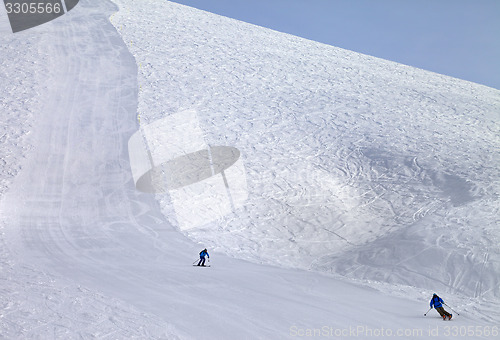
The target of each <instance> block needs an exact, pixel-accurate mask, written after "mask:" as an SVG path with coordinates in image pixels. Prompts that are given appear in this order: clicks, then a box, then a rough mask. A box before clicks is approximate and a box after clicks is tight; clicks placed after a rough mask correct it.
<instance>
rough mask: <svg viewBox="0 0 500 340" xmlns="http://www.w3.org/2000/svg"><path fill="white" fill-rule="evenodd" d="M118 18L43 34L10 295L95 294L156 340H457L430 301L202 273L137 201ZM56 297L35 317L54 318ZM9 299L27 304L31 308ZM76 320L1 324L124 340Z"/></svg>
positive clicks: (88, 12) (147, 204)
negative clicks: (16, 289) (41, 82)
mask: <svg viewBox="0 0 500 340" xmlns="http://www.w3.org/2000/svg"><path fill="white" fill-rule="evenodd" d="M115 10H116V8H115V7H114V6H112V5H111V4H110V3H109V2H107V1H105V2H101V3H99V5H95V4H93V3H91V2H90V1H81V3H80V5H79V6H78V7H77V8H75V9H74V10H73V11H72V12H71V13H70V14H68V15H66V16H65V17H64V18H61V20H55V21H53V22H51V23H49V24H47V25H46V26H42V27H41V28H40V31H39V32H43V34H41V35H40V37H41V41H40V42H39V45H38V46H39V48H40V49H41V50H42V51H44V53H46V55H47V60H48V63H49V64H48V69H49V70H51V72H50V73H49V74H48V75H47V78H48V80H47V85H46V86H47V88H46V90H45V92H44V93H43V101H42V102H43V105H41V106H40V109H39V111H38V112H37V113H36V115H37V117H36V124H35V125H34V126H33V128H32V136H31V143H32V145H33V150H32V151H31V152H30V154H29V156H28V159H27V160H26V161H25V162H23V167H22V171H21V172H20V173H19V175H18V176H17V177H16V179H15V182H14V184H13V185H11V186H10V188H9V192H8V193H7V194H6V195H5V196H4V197H3V199H2V205H1V211H2V217H3V222H4V229H5V243H6V245H7V246H8V247H9V249H10V252H9V253H8V254H6V255H5V256H7V257H6V259H5V262H4V263H5V264H9V265H12V268H14V269H15V268H25V270H24V271H21V270H18V271H15V270H14V269H13V270H11V271H9V275H11V276H12V277H11V278H10V279H7V280H5V281H4V283H5V285H6V286H7V287H8V288H9V287H10V285H11V283H10V282H11V281H12V280H17V281H18V282H19V281H22V280H23V278H25V277H29V278H30V281H31V280H32V281H33V282H37V285H34V286H35V287H38V288H37V289H38V291H35V292H34V293H33V294H36V293H37V292H39V293H40V294H46V293H47V292H46V291H47V290H48V291H50V292H51V293H52V294H54V295H55V296H57V297H59V298H61V299H64V298H68V299H71V297H72V296H73V295H72V294H75V296H79V294H81V291H85V292H87V293H86V295H85V296H87V297H89V296H94V299H95V301H97V302H98V304H99V306H103V305H104V307H103V310H102V311H100V312H98V313H104V314H106V313H109V314H107V317H106V319H108V321H110V322H111V324H113V323H114V319H115V318H116V317H117V314H115V313H119V312H118V311H117V309H116V308H113V307H114V306H122V305H127V306H133V309H134V310H135V312H131V314H126V316H129V317H130V318H132V321H133V323H134V322H135V323H137V324H141V322H138V321H137V320H138V319H140V318H143V319H144V320H145V322H144V323H146V324H147V321H148V320H152V319H153V318H151V315H152V316H154V321H151V325H154V327H158V325H161V322H160V321H158V319H160V320H162V321H163V322H164V323H165V324H164V326H163V327H165V329H164V330H162V331H158V334H161V335H163V336H164V337H168V338H173V337H176V336H177V337H180V338H190V337H191V338H196V339H199V338H204V339H233V338H235V337H238V338H242V339H245V338H247V339H258V338H261V339H269V338H273V339H282V338H290V337H296V336H297V335H300V334H305V333H306V332H308V331H311V330H317V329H326V330H333V331H335V330H340V331H345V330H347V331H348V332H351V330H352V329H355V330H356V332H358V333H357V336H358V337H359V338H367V337H369V335H367V332H369V331H371V332H372V334H375V336H377V334H379V335H380V334H381V332H383V331H382V330H385V332H386V333H385V334H388V333H387V332H388V330H391V334H393V335H394V336H396V335H397V336H399V337H404V338H415V339H418V338H422V337H424V336H428V335H429V332H430V331H431V330H434V329H435V328H436V327H441V328H440V329H439V332H440V333H439V335H440V338H443V339H446V338H450V339H451V338H454V336H453V335H452V334H451V333H450V334H447V333H446V329H445V328H443V327H444V326H441V324H439V326H438V325H436V322H442V321H439V319H438V318H437V317H436V316H432V317H431V314H429V316H428V317H427V318H424V317H423V316H422V314H423V312H425V310H426V309H427V303H428V302H427V295H426V294H427V293H426V292H421V293H420V294H421V295H418V294H416V293H415V292H414V293H413V294H410V295H412V296H410V297H409V298H407V297H403V296H401V295H403V294H401V293H399V294H398V293H397V292H395V294H393V295H387V294H383V293H381V292H380V291H378V290H376V289H373V288H370V287H366V286H358V285H356V284H353V283H349V282H345V281H343V280H339V279H335V278H333V277H330V276H326V275H322V274H320V273H317V272H310V271H304V270H298V269H286V268H277V267H273V266H268V265H259V264H255V263H249V262H245V261H242V260H237V259H233V258H229V257H227V256H225V255H223V254H220V253H213V252H212V253H211V264H212V267H211V268H207V270H199V269H198V268H193V267H192V266H191V263H192V261H194V260H195V259H196V258H197V254H198V253H199V251H200V250H201V246H199V245H197V244H194V243H193V242H192V241H190V240H189V239H187V238H186V237H185V236H183V235H182V234H181V233H179V232H178V231H177V230H176V229H175V228H174V227H173V226H172V225H171V224H170V222H169V221H167V219H166V218H165V217H164V215H163V214H162V213H161V209H160V206H159V204H158V203H157V201H156V200H155V198H154V197H153V196H151V195H148V194H142V193H140V192H138V191H137V190H136V189H135V187H134V183H133V179H132V173H131V171H130V164H129V159H128V150H127V143H128V140H129V138H130V136H131V135H132V134H133V133H135V132H136V131H137V129H138V126H137V120H136V113H137V111H136V108H137V91H138V89H139V88H140V86H138V85H139V84H138V83H137V79H136V75H137V66H136V63H135V60H134V58H133V57H132V55H131V54H130V53H129V52H128V51H127V46H126V45H127V44H129V43H130V42H128V41H125V43H124V42H123V41H122V40H121V37H120V35H119V34H118V33H117V32H116V30H115V29H114V28H113V26H112V25H111V24H110V23H109V21H108V20H107V16H108V15H109V14H110V13H111V12H112V11H115ZM66 17H67V18H66ZM27 67H29V66H27ZM209 250H210V249H209ZM2 255H3V254H2ZM28 269H29V270H31V274H30V276H28V274H25V272H26V271H27V270H28ZM23 275H26V276H23ZM56 281H57V282H62V283H61V284H60V285H57V284H55V283H54V282H56ZM45 282H47V283H45ZM51 296H52V295H49V294H47V295H46V299H45V300H44V301H40V300H37V299H35V300H34V301H35V302H33V303H41V304H43V305H44V306H45V307H47V306H51V302H50V300H51ZM96 296H98V297H96ZM395 296H396V297H395ZM443 297H445V296H443ZM7 298H8V299H9V301H12V303H13V304H16V298H17V299H21V298H22V297H18V295H17V294H13V296H8V297H7ZM445 300H446V297H445ZM106 301H109V305H108V306H106ZM452 301H453V300H452V299H451V298H450V300H447V302H450V304H451V302H452ZM458 301H460V300H458ZM120 303H122V305H121V304H120ZM460 303H461V302H460ZM28 306H29V305H28ZM35 307H38V306H36V305H35ZM458 307H464V306H463V305H459V306H457V308H458ZM4 308H5V309H8V308H10V307H9V306H5V307H4ZM66 308H67V309H64V307H62V308H61V310H60V314H58V315H57V318H56V319H55V320H53V321H49V322H45V321H44V320H43V317H41V319H37V320H27V321H26V320H24V319H23V315H22V314H19V317H18V319H10V320H9V322H8V323H7V322H6V321H5V324H4V320H7V319H6V317H8V316H10V315H11V314H9V313H2V319H0V323H2V325H1V328H0V329H2V330H5V331H4V332H3V333H2V336H6V337H9V338H15V337H31V338H37V337H39V336H40V333H37V329H38V328H37V327H39V326H40V324H43V327H42V329H43V330H44V332H45V333H43V334H54V337H65V338H77V337H81V336H82V335H85V334H86V335H87V336H89V337H90V336H96V337H106V336H107V335H109V336H111V337H114V335H113V327H110V325H109V322H108V323H104V321H103V327H106V330H107V331H110V330H111V332H110V333H106V334H104V333H103V332H101V331H102V329H100V328H99V322H100V321H101V320H102V319H99V318H98V319H97V320H96V323H97V324H94V325H93V327H92V333H90V334H88V333H85V332H83V330H82V329H79V328H78V327H79V325H80V323H79V321H78V319H79V318H84V317H85V315H86V314H90V312H91V311H92V309H91V308H92V307H91V306H88V307H86V308H87V309H85V308H83V310H81V309H80V310H79V314H78V315H75V314H74V311H75V309H73V308H71V306H66ZM31 309H33V308H31ZM118 309H119V308H118ZM65 312H66V314H64V313H65ZM92 312H94V311H92ZM4 314H5V315H6V317H4ZM461 314H463V316H462V317H460V318H457V319H456V320H453V322H454V323H453V325H455V326H479V327H485V326H489V325H490V324H489V323H488V322H486V321H484V320H481V319H480V318H479V317H478V316H477V315H475V314H471V315H467V313H461ZM121 315H122V314H119V315H118V316H121ZM60 318H67V319H70V320H72V319H75V321H74V322H73V323H72V324H71V323H70V324H69V325H68V326H67V327H66V329H65V330H64V333H58V332H55V330H56V329H58V324H59V323H58V319H60ZM37 324H38V326H36V325H37ZM9 325H14V326H9ZM34 325H35V326H34ZM27 327H28V328H29V330H26V328H27ZM128 327H130V326H128ZM324 327H326V328H324ZM120 328H121V329H122V330H123V328H125V330H126V331H125V333H116V334H121V335H122V336H127V335H131V336H136V337H139V336H138V335H137V334H136V333H132V332H133V331H132V330H131V329H130V328H127V325H125V323H121V322H120V323H115V330H114V331H115V332H118V331H119V329H120ZM42 329H40V330H42ZM51 329H52V330H54V331H53V333H51V332H50V330H51ZM401 331H402V333H400V332H401ZM127 332H130V333H127ZM155 334H157V333H156V332H153V331H150V332H145V333H144V335H145V336H146V337H147V336H148V335H149V336H154V335H155ZM350 334H352V333H350ZM471 338H472V337H471Z"/></svg>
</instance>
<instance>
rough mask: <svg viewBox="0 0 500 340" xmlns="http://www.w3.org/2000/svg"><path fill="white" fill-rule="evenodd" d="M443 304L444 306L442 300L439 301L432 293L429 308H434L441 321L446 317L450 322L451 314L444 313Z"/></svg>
mask: <svg viewBox="0 0 500 340" xmlns="http://www.w3.org/2000/svg"><path fill="white" fill-rule="evenodd" d="M443 304H444V301H443V299H441V298H440V297H439V296H438V295H437V294H436V293H434V295H432V299H431V303H430V305H431V308H432V306H434V308H436V310H437V312H438V313H439V315H441V317H442V318H443V320H446V317H448V320H450V319H451V317H452V316H453V314H450V313H448V312H447V311H445V310H444V307H443Z"/></svg>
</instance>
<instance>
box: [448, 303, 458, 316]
mask: <svg viewBox="0 0 500 340" xmlns="http://www.w3.org/2000/svg"><path fill="white" fill-rule="evenodd" d="M445 306H448V305H447V304H446V303H445ZM448 307H450V306H448ZM450 309H451V310H452V311H453V312H454V313H457V315H460V314H459V313H458V312H457V311H456V310H454V309H453V308H451V307H450Z"/></svg>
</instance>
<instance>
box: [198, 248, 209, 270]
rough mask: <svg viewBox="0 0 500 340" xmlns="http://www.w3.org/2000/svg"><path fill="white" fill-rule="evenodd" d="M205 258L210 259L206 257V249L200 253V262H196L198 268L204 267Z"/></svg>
mask: <svg viewBox="0 0 500 340" xmlns="http://www.w3.org/2000/svg"><path fill="white" fill-rule="evenodd" d="M205 256H207V257H208V258H210V255H208V251H207V248H205V249H203V250H202V251H201V252H200V262H198V266H202V267H205Z"/></svg>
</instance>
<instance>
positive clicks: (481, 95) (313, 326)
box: [0, 0, 500, 339]
mask: <svg viewBox="0 0 500 340" xmlns="http://www.w3.org/2000/svg"><path fill="white" fill-rule="evenodd" d="M115 3H116V4H117V5H118V6H119V7H120V11H119V12H116V13H115V14H114V15H112V16H111V19H110V21H111V22H112V24H113V25H114V26H115V27H116V29H115V27H113V26H112V25H111V23H110V21H109V20H108V17H109V16H110V15H111V14H112V13H114V12H115V11H116V10H117V8H116V6H114V5H113V4H112V3H110V2H108V1H103V2H100V3H99V4H98V5H97V4H95V3H92V2H91V1H81V2H80V4H79V5H78V7H76V8H75V9H74V10H72V11H71V12H70V13H69V14H67V15H65V16H64V17H63V18H60V19H57V20H54V21H53V22H50V23H48V24H46V25H43V26H40V27H38V28H36V29H33V30H30V31H26V32H24V33H19V34H16V35H7V34H4V35H2V36H0V37H1V39H2V52H1V53H2V72H3V73H4V74H5V76H2V78H1V79H2V80H1V82H2V85H3V86H2V92H1V93H2V97H1V98H2V101H1V104H2V117H6V119H3V120H2V121H5V122H8V124H4V126H3V127H2V129H3V132H2V133H3V134H4V137H2V138H5V141H6V143H2V149H0V151H1V155H2V161H3V162H2V166H1V173H2V176H1V179H2V183H3V184H2V185H3V186H2V191H1V192H0V194H1V195H2V196H1V198H2V201H1V205H0V213H1V215H0V216H1V224H0V226H1V228H2V229H1V230H2V234H1V235H2V237H1V239H0V240H1V242H2V248H1V249H2V250H1V252H0V268H1V271H2V276H1V278H0V279H1V288H2V289H1V290H0V295H1V297H2V299H1V301H2V305H1V309H0V335H1V336H2V337H5V338H78V337H83V338H91V337H97V338H201V337H204V338H207V339H221V338H222V339H231V338H235V337H239V338H249V339H250V338H252V339H253V338H262V339H264V338H266V339H267V338H273V339H281V338H289V337H297V336H299V335H301V334H302V335H306V333H307V332H308V331H314V330H318V329H321V330H322V331H327V330H329V331H330V333H328V334H331V335H332V336H336V337H339V336H337V335H336V333H335V332H336V331H337V332H340V333H342V331H349V332H352V331H353V329H355V330H357V333H355V334H353V333H350V335H346V334H343V337H352V336H354V335H355V336H356V337H359V338H369V337H371V336H376V334H378V335H379V336H380V335H381V332H383V331H382V329H384V330H385V332H386V333H384V334H385V336H389V335H394V336H396V335H397V336H399V337H404V338H421V337H423V336H430V335H432V334H431V333H432V331H434V330H437V332H438V333H439V335H440V337H442V338H456V337H455V336H454V335H453V333H452V332H451V331H452V329H450V328H446V326H448V324H445V326H443V325H442V323H439V325H438V324H436V322H438V321H439V320H438V319H437V318H436V316H437V314H436V313H435V312H434V311H433V312H432V313H429V316H428V317H427V318H424V317H423V316H422V314H423V313H424V312H425V311H426V310H427V308H428V307H427V303H428V302H427V300H428V299H429V298H430V294H432V292H433V291H437V292H438V293H442V295H443V297H445V298H446V299H447V302H448V303H449V304H450V305H451V306H452V307H453V308H454V309H456V310H458V311H459V312H460V314H461V315H460V317H457V318H456V319H455V320H454V321H453V322H454V323H453V324H452V325H453V326H455V327H469V326H472V327H475V328H474V329H475V330H477V329H482V330H485V329H486V327H490V329H491V327H492V326H494V325H497V324H498V321H499V320H500V316H499V313H498V302H499V301H498V298H499V283H498V282H499V281H498V274H499V272H500V268H499V250H498V239H499V237H498V236H499V232H498V228H497V224H498V189H499V183H498V170H497V169H498V159H499V155H498V146H499V139H498V135H499V134H498V132H499V131H498V130H499V128H498V127H499V126H498V114H499V112H500V95H499V91H497V90H494V89H490V88H487V87H484V86H479V85H476V84H472V83H468V82H464V81H460V80H456V79H452V78H448V77H444V76H440V75H437V74H432V73H429V72H425V71H422V70H417V69H414V68H410V67H406V66H402V65H398V64H395V63H390V62H387V61H383V60H380V59H376V58H372V57H368V56H364V55H360V54H356V53H352V52H349V51H345V50H341V49H337V48H334V47H331V46H326V45H322V44H318V43H314V42H311V41H306V40H304V39H299V38H296V37H292V36H288V35H284V34H280V33H277V32H273V31H270V30H267V29H263V28H259V27H256V26H252V25H248V24H244V23H241V22H237V21H234V20H230V19H227V18H223V17H219V16H216V15H212V14H209V13H205V12H202V11H198V10H194V9H191V8H188V7H185V6H181V5H177V4H173V3H170V2H164V1H150V0H141V1H133V0H116V1H115ZM4 56H6V57H5V58H4ZM12 60H16V61H17V63H12ZM27 77H29V78H28V79H29V80H30V81H26V78H27ZM7 79H8V81H7ZM186 110H191V111H190V112H193V111H194V112H196V117H197V122H196V124H198V127H199V130H200V131H202V137H201V138H202V139H203V140H204V142H205V143H206V144H207V145H223V146H231V147H234V148H237V149H238V150H239V152H240V153H241V156H240V157H241V160H242V163H243V165H244V169H245V170H246V173H245V183H246V187H245V188H246V190H247V193H248V199H247V200H246V201H245V203H244V204H242V205H237V206H233V207H232V208H231V210H232V212H230V213H221V214H220V218H218V219H215V220H210V221H208V220H207V223H206V224H205V225H202V226H197V227H196V228H193V229H189V230H187V231H184V232H182V233H181V232H180V231H179V225H178V217H177V216H176V210H175V208H176V207H175V206H174V205H175V204H174V203H175V201H174V199H173V197H176V196H175V195H174V193H173V192H172V190H170V191H168V192H166V193H158V194H157V195H156V196H153V195H151V194H148V193H142V192H140V191H138V190H136V189H135V185H134V178H133V176H132V172H131V168H132V167H133V165H131V164H130V158H129V150H128V147H129V140H130V138H131V137H132V135H133V134H134V133H136V132H137V131H140V132H141V131H142V132H144V131H153V130H148V126H152V125H154V124H155V122H158V121H161V120H162V119H165V118H168V117H172V116H174V115H178V114H179V113H181V114H182V112H188V111H186ZM137 114H139V116H140V117H139V118H140V125H139V121H138V119H137ZM27 122H29V124H30V125H27ZM197 131H198V130H197ZM169 132H171V131H169V130H166V131H157V132H156V135H153V136H151V137H152V138H153V139H155V140H156V141H158V140H161V138H163V135H166V136H168V133H169ZM145 137H148V136H145ZM159 147H160V148H161V147H162V145H160V146H159ZM152 156H154V152H153V153H152ZM24 157H25V158H26V159H24ZM186 173H187V172H186ZM229 179H230V180H231V178H229ZM241 182H242V181H241ZM232 183H233V182H231V181H230V184H229V187H231V185H232ZM214 188H217V187H214ZM200 197H201V196H200ZM203 197H205V198H204V200H201V201H200V200H197V202H196V204H198V206H199V205H203V204H205V205H207V206H208V205H210V204H212V200H213V199H214V196H213V195H212V196H210V195H209V196H203ZM200 202H201V203H200ZM184 203H185V204H189V201H187V202H184ZM192 204H194V202H193V203H192ZM162 211H163V214H162ZM197 212H198V213H200V212H199V211H193V213H197ZM186 236H187V237H186ZM192 240H194V241H195V242H193V241H192ZM196 242H198V244H197V243H196ZM199 243H202V245H200V244H199ZM205 245H206V246H208V247H209V250H210V251H211V255H212V259H211V260H212V264H213V266H212V267H211V268H206V269H201V268H193V267H192V266H191V262H192V261H194V260H195V259H196V254H197V253H198V252H199V250H200V249H201V248H200V247H202V246H205ZM212 250H215V252H212ZM245 260H248V261H245ZM325 327H326V328H325ZM370 330H371V331H372V333H371V335H370V333H369V332H370ZM373 330H375V335H374V334H373ZM388 330H390V333H391V334H388ZM332 332H333V333H332ZM377 332H378V333H377ZM340 335H342V334H340ZM490 335H491V334H490ZM340 337H342V336H340ZM470 338H484V337H481V336H479V334H478V333H474V334H472V336H470ZM486 338H491V336H489V337H488V336H487V337H486Z"/></svg>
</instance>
